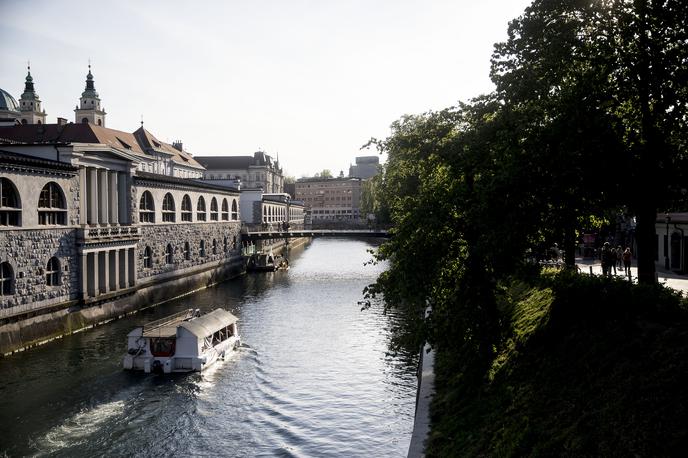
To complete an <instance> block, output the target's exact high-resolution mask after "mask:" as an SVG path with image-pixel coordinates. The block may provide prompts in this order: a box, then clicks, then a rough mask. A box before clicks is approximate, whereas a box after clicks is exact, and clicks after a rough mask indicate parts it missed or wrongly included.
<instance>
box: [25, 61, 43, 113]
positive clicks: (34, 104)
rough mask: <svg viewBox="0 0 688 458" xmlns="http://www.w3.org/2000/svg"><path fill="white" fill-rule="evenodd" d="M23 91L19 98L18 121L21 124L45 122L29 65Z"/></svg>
mask: <svg viewBox="0 0 688 458" xmlns="http://www.w3.org/2000/svg"><path fill="white" fill-rule="evenodd" d="M27 68H28V73H27V74H26V82H25V83H24V93H23V94H22V95H21V98H20V99H19V113H20V114H19V121H20V122H21V123H22V124H45V117H46V113H45V111H41V100H40V99H39V98H38V94H36V91H35V89H34V87H33V77H32V76H31V66H29V67H27Z"/></svg>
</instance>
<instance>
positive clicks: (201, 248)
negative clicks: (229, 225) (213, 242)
mask: <svg viewBox="0 0 688 458" xmlns="http://www.w3.org/2000/svg"><path fill="white" fill-rule="evenodd" d="M198 255H199V256H200V257H202V258H205V240H201V243H200V244H199V246H198Z"/></svg>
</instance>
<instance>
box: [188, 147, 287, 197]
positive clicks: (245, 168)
mask: <svg viewBox="0 0 688 458" xmlns="http://www.w3.org/2000/svg"><path fill="white" fill-rule="evenodd" d="M195 159H196V161H198V162H199V163H200V164H201V165H202V166H203V167H204V168H205V172H204V174H203V179H204V180H209V181H213V180H240V181H241V186H242V187H243V188H248V189H258V188H260V189H262V190H263V192H266V193H281V192H284V175H283V170H282V167H281V166H280V164H279V161H277V160H275V159H273V158H272V157H271V156H269V155H268V154H266V153H264V152H262V151H258V152H256V153H254V154H253V156H196V158H195Z"/></svg>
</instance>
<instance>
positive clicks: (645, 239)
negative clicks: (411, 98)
mask: <svg viewBox="0 0 688 458" xmlns="http://www.w3.org/2000/svg"><path fill="white" fill-rule="evenodd" d="M636 216H637V225H636V233H635V236H636V242H637V243H638V252H637V253H636V254H637V257H638V283H643V284H646V285H648V284H653V283H655V281H656V280H657V279H656V275H655V250H656V249H657V248H656V243H657V241H656V238H655V236H656V231H655V222H656V220H657V211H656V210H655V208H654V206H653V205H652V204H651V203H650V204H647V203H646V204H645V205H643V206H642V207H641V208H640V209H638V214H637V215H636Z"/></svg>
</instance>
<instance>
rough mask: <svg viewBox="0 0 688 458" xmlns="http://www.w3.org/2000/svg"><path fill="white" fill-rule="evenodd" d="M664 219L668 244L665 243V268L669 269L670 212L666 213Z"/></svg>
mask: <svg viewBox="0 0 688 458" xmlns="http://www.w3.org/2000/svg"><path fill="white" fill-rule="evenodd" d="M664 221H666V244H665V245H664V268H665V269H666V270H669V267H670V266H669V223H670V222H671V216H669V213H664Z"/></svg>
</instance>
